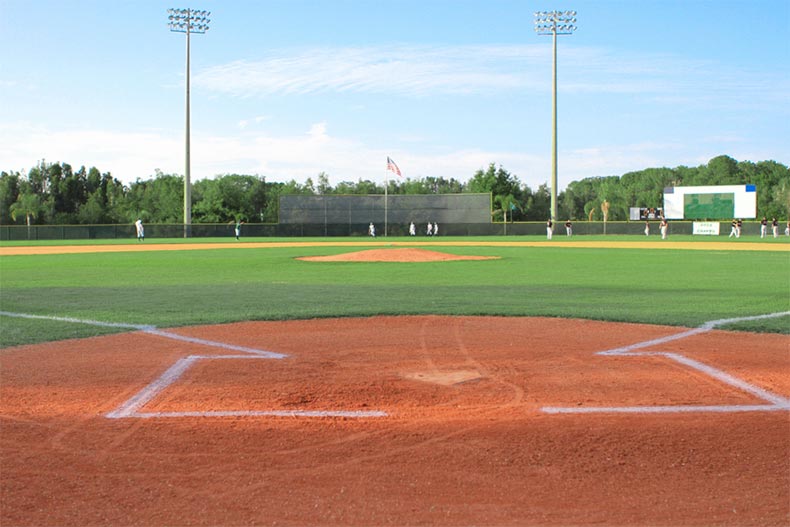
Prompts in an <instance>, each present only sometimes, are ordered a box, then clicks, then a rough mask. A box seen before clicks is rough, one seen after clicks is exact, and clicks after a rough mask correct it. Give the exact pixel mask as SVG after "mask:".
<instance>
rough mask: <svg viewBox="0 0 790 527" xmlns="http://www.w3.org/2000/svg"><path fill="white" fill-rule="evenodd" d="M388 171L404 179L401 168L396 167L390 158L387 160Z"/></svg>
mask: <svg viewBox="0 0 790 527" xmlns="http://www.w3.org/2000/svg"><path fill="white" fill-rule="evenodd" d="M387 170H389V171H390V172H392V173H394V174H397V175H399V176H401V177H403V174H401V173H400V168H398V165H396V164H395V161H393V160H392V159H390V158H389V157H388V158H387Z"/></svg>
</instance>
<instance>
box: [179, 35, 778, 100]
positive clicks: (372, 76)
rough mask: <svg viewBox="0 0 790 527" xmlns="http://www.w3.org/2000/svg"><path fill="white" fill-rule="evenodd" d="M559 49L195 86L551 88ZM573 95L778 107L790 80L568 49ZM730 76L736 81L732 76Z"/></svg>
mask: <svg viewBox="0 0 790 527" xmlns="http://www.w3.org/2000/svg"><path fill="white" fill-rule="evenodd" d="M550 51H551V50H550V46H549V45H544V44H534V45H521V46H516V45H510V46H504V45H499V46H498V45H487V46H387V47H380V46H373V47H336V48H327V47H322V48H311V49H303V48H301V49H284V50H278V51H274V52H272V53H270V54H268V55H266V56H265V57H263V58H262V59H260V60H255V61H250V60H237V61H233V62H229V63H226V64H221V65H217V66H213V67H210V68H206V69H204V70H202V71H200V72H198V73H196V74H195V75H194V83H195V84H196V85H197V86H200V87H203V88H205V89H207V90H210V91H213V92H216V93H221V94H226V95H230V96H234V97H256V96H268V95H308V94H325V93H371V94H390V95H399V96H408V97H425V96H430V95H476V94H484V93H485V94H493V93H502V92H506V91H514V90H527V91H533V92H545V91H547V90H548V89H549V88H550V85H551V81H550V76H549V75H550V70H551V53H550ZM560 62H561V64H560V65H561V75H562V82H561V84H560V86H559V89H560V90H561V91H563V92H575V93H595V94H612V95H615V96H617V95H622V94H639V95H642V96H645V97H650V98H651V100H654V101H659V102H660V101H665V102H666V103H668V104H673V103H677V102H681V101H682V102H684V103H697V104H700V103H701V104H706V105H717V104H718V105H728V104H735V103H748V104H759V103H761V102H764V103H765V104H776V103H778V102H787V101H788V100H789V99H788V97H790V96H789V95H788V93H790V90H788V87H789V85H790V80H788V76H787V75H786V74H782V73H781V72H779V73H776V74H775V75H772V76H770V77H767V76H766V75H758V74H755V72H749V71H746V70H744V69H742V68H738V67H733V66H729V65H726V64H715V63H711V62H706V61H700V60H695V59H692V58H685V57H678V56H672V55H663V54H639V53H635V52H630V51H628V52H615V51H613V50H609V49H605V48H590V47H576V46H573V45H564V46H563V47H562V50H561V54H560ZM722 72H726V73H724V74H723V73H722Z"/></svg>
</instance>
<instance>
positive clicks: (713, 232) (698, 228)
mask: <svg viewBox="0 0 790 527" xmlns="http://www.w3.org/2000/svg"><path fill="white" fill-rule="evenodd" d="M692 233H693V234H702V235H707V236H718V235H719V222H718V221H695V222H694V227H693V231H692Z"/></svg>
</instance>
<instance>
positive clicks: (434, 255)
mask: <svg viewBox="0 0 790 527" xmlns="http://www.w3.org/2000/svg"><path fill="white" fill-rule="evenodd" d="M498 259H499V257H498V256H465V255H458V254H449V253H443V252H439V251H431V250H428V249H415V248H412V247H404V248H398V249H393V248H389V249H367V250H364V251H355V252H350V253H343V254H331V255H329V256H303V257H300V258H297V260H304V261H307V262H451V261H457V260H498Z"/></svg>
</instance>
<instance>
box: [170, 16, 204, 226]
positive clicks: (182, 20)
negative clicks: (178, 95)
mask: <svg viewBox="0 0 790 527" xmlns="http://www.w3.org/2000/svg"><path fill="white" fill-rule="evenodd" d="M167 13H168V17H167V18H168V21H169V23H168V25H169V26H170V31H175V32H177V33H186V36H187V60H186V79H185V81H186V82H185V83H184V84H185V86H186V97H185V98H186V123H185V129H186V130H185V133H184V136H185V137H184V143H185V144H184V238H188V237H189V236H190V235H191V234H192V232H191V231H192V177H191V168H192V167H191V164H192V163H191V159H190V136H191V130H190V122H189V119H190V109H189V96H190V93H189V81H190V78H189V77H190V72H189V61H190V49H189V46H190V36H191V34H192V33H205V32H206V31H208V28H209V22H211V20H210V19H209V15H211V13H210V12H208V11H200V10H194V9H168V10H167Z"/></svg>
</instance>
